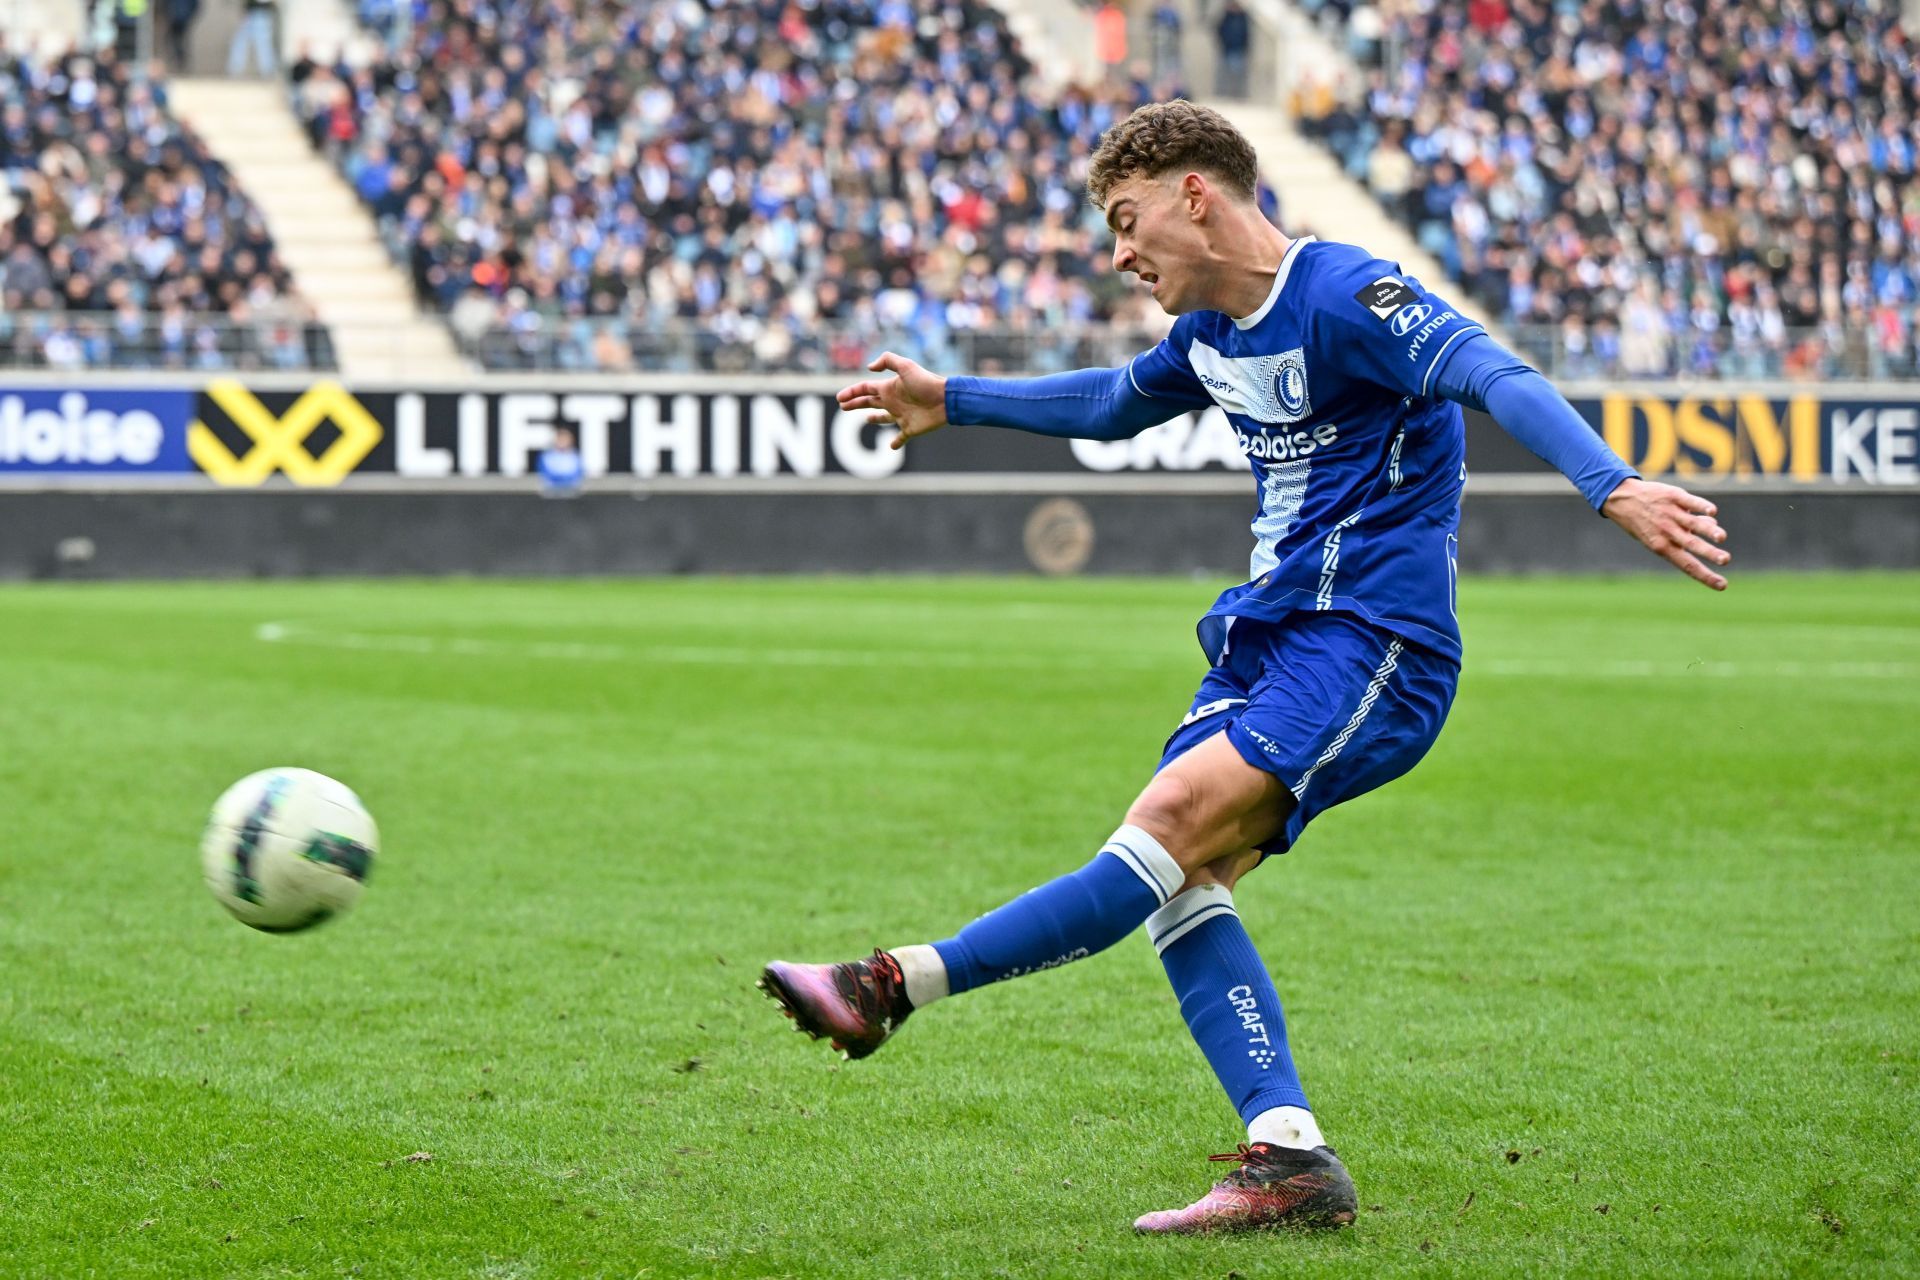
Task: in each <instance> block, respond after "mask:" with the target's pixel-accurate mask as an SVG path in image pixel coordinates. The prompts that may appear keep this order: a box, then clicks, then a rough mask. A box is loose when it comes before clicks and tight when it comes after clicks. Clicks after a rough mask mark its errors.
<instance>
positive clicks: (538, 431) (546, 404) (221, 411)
mask: <svg viewBox="0 0 1920 1280" xmlns="http://www.w3.org/2000/svg"><path fill="white" fill-rule="evenodd" d="M836 385H837V382H836V381H833V380H820V379H812V380H808V379H784V380H781V379H758V380H743V379H741V378H737V377H713V376H705V377H702V376H699V375H686V376H683V377H677V378H659V377H653V378H634V379H626V380H622V381H617V382H615V381H604V380H585V379H548V380H534V379H528V380H515V379H478V380H476V381H475V382H474V383H473V384H471V385H467V386H461V387H427V386H419V387H399V386H385V387H381V386H367V387H355V388H352V389H347V388H344V387H341V386H339V385H338V384H335V383H331V382H315V381H311V380H307V379H284V378H272V377H258V378H249V379H247V380H245V381H239V380H234V379H228V378H218V379H188V378H177V377H176V378H167V377H163V376H159V375H148V376H146V377H144V378H141V377H132V378H129V377H120V378H105V377H98V378H93V377H90V378H87V379H85V380H79V379H71V378H70V379H65V380H62V379H57V378H43V379H26V378H20V377H14V378H11V379H9V380H7V381H6V382H4V383H0V495H4V496H3V497H0V577H6V578H45V577H178V576H210V577H235V576H263V575H265V576H275V575H287V576H311V575H320V574H356V575H359V574H437V573H510V574H568V573H590V574H625V573H674V572H707V573H748V572H753V573H759V572H782V571H795V572H866V571H883V570H892V571H932V572H960V571H981V572H1020V571H1041V572H1059V573H1071V572H1091V573H1164V572H1176V573H1205V574H1211V575H1218V576H1223V577H1232V576H1235V575H1236V574H1238V573H1239V572H1240V570H1241V567H1242V566H1243V565H1244V563H1245V557H1246V554H1247V549H1248V535H1247V529H1246V525H1247V520H1248V518H1249V516H1250V513H1251V510H1252V500H1253V492H1252V486H1251V485H1250V484H1249V482H1248V477H1247V475H1246V471H1245V462H1244V459H1243V458H1242V456H1241V453H1240V444H1239V442H1238V441H1237V440H1236V439H1235V437H1234V434H1233V432H1232V430H1231V429H1230V428H1228V427H1227V426H1226V424H1225V420H1224V418H1223V417H1221V416H1220V415H1218V414H1217V413H1210V414H1206V415H1195V416H1190V417H1187V418H1183V419H1179V420H1176V421H1175V422H1172V423H1169V424H1167V425H1166V426H1164V427H1161V428H1156V429H1154V430H1153V431H1151V432H1148V433H1146V434H1144V435H1142V436H1140V437H1138V438H1136V439H1134V440H1131V441H1120V442H1111V443H1108V442H1084V441H1083V442H1073V443H1069V442H1064V441H1056V440H1048V439H1043V438H1039V437H1033V436H1026V435H1023V434H1021V433H1018V432H1006V431H992V430H973V431H969V430H964V429H962V430H954V431H949V432H946V433H943V434H942V435H940V436H939V437H936V438H934V439H932V440H928V441H925V442H921V443H919V444H916V445H915V446H914V447H912V448H910V449H907V450H904V451H894V450H891V449H888V448H887V447H886V440H885V439H884V437H883V434H882V433H881V432H880V431H879V430H877V429H875V428H871V427H867V426H865V425H864V423H863V422H862V421H861V420H860V416H859V415H853V416H849V415H842V414H840V413H838V412H837V409H836V407H835V406H834V405H833V403H832V399H831V392H832V390H833V388H834V387H835V386H836ZM1566 390H1567V391H1568V394H1569V397H1570V398H1571V399H1572V400H1573V401H1574V403H1575V405H1576V406H1577V407H1578V408H1580V410H1581V412H1582V413H1583V414H1585V415H1586V416H1587V418H1588V420H1589V421H1590V422H1592V423H1593V425H1594V426H1595V429H1596V430H1598V431H1600V432H1601V433H1602V434H1603V435H1605V436H1606V437H1607V438H1608V440H1609V441H1610V442H1611V443H1612V444H1613V445H1614V447H1615V448H1616V449H1618V450H1619V451H1620V452H1621V453H1623V454H1624V455H1625V456H1627V457H1628V458H1629V459H1631V460H1632V461H1633V462H1635V464H1636V465H1638V466H1639V467H1640V468H1641V469H1642V471H1643V472H1645V473H1646V474H1648V475H1650V476H1656V475H1658V476H1670V477H1672V478H1674V479H1676V480H1677V481H1679V482H1680V483H1684V484H1687V485H1688V486H1689V487H1692V488H1695V489H1698V490H1701V491H1704V492H1708V493H1710V494H1712V495H1713V496H1714V497H1715V500H1716V501H1718V502H1719V503H1720V505H1721V508H1722V511H1723V521H1724V522H1725V523H1727V525H1728V527H1729V528H1730V529H1731V530H1732V531H1733V534H1734V538H1735V544H1734V545H1735V548H1736V555H1737V560H1736V563H1737V564H1738V565H1739V566H1740V567H1741V568H1744V569H1755V568H1806V569H1815V568H1819V569H1828V568H1867V567H1907V568H1910V567H1915V566H1920V387H1915V386H1911V385H1909V386H1901V385H1898V384H1890V385H1885V386H1877V387H1876V386H1849V387H1846V388H1844V389H1841V388H1831V387H1821V388H1810V387H1807V386H1804V385H1791V386H1774V387H1767V386H1755V387H1751V388H1742V389H1740V390H1738V391H1730V390H1728V389H1726V388H1723V387H1719V386H1712V387H1699V386H1694V387H1687V386H1681V385H1659V384H1647V385H1644V386H1641V385H1636V386H1633V387H1632V388H1631V389H1630V390H1628V391H1625V392H1622V391H1619V390H1618V389H1616V388H1610V387H1581V386H1569V387H1567V388H1566ZM562 425H564V426H569V427H571V428H572V429H573V430H574V431H575V433H576V435H577V436H578V437H579V439H580V443H581V449H582V453H583V455H584V460H585V462H586V465H587V469H588V471H589V473H590V477H591V478H590V479H589V480H588V482H587V491H586V492H585V493H584V494H582V495H581V496H578V497H573V498H566V499H561V498H546V497H543V496H542V495H541V493H540V491H539V489H538V487H537V485H536V483H535V481H534V480H532V479H531V478H530V475H529V473H530V472H531V471H532V469H533V466H534V462H535V459H536V458H537V456H538V453H539V451H540V450H541V449H543V448H544V447H546V445H547V444H548V443H549V442H550V441H551V440H552V437H553V432H554V430H555V429H556V427H557V426H562ZM1468 441H1469V450H1468V465H1469V470H1470V472H1471V479H1470V480H1469V483H1468V496H1467V500H1466V504H1465V509H1464V514H1463V529H1462V537H1461V562H1462V564H1463V566H1464V567H1466V568H1468V569H1469V570H1480V571H1486V570H1497V571H1511V572H1533V571H1555V572H1578V571H1605V572H1611V571H1624V570H1634V569H1647V570H1652V569H1656V568H1658V567H1659V566H1658V564H1657V562H1655V561H1654V560H1653V559H1652V558H1651V557H1648V556H1646V555H1645V554H1644V553H1643V552H1641V551H1639V550H1638V549H1637V548H1635V547H1634V546H1632V545H1631V544H1630V543H1629V542H1627V541H1626V540H1625V539H1622V538H1620V537H1619V536H1618V535H1617V533H1615V532H1614V531H1612V530H1611V529H1610V528H1609V527H1608V526H1607V525H1606V524H1605V523H1604V522H1603V521H1600V520H1598V519H1597V518H1595V517H1594V516H1593V515H1592V513H1591V512H1589V511H1588V510H1587V509H1586V508H1585V506H1584V505H1583V504H1582V503H1580V502H1579V500H1578V499H1577V498H1576V497H1574V495H1573V494H1572V493H1571V491H1570V490H1569V489H1568V487H1567V486H1566V484H1565V482H1564V481H1563V480H1561V479H1560V477H1558V476H1557V475H1555V474H1554V473H1552V472H1551V471H1550V470H1547V469H1546V468H1545V467H1544V466H1543V464H1541V463H1540V462H1539V461H1538V460H1537V459H1535V458H1533V456H1532V455H1531V454H1529V453H1527V452H1526V451H1525V450H1524V449H1523V448H1521V447H1519V446H1518V445H1517V444H1515V443H1514V442H1513V441H1512V440H1511V438H1509V437H1508V436H1507V435H1506V434H1505V433H1504V432H1502V431H1500V430H1499V429H1498V428H1497V427H1495V426H1494V425H1493V424H1491V423H1490V422H1487V421H1485V420H1484V419H1482V420H1479V421H1476V422H1474V423H1472V424H1471V425H1470V427H1469V433H1468Z"/></svg>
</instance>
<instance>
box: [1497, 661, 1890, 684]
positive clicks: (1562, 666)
mask: <svg viewBox="0 0 1920 1280" xmlns="http://www.w3.org/2000/svg"><path fill="white" fill-rule="evenodd" d="M1467 674H1468V675H1483V676H1540V677H1546V678H1551V679H1556V680H1578V679H1589V680H1660V679H1666V680H1690V679H1693V678H1695V677H1706V678H1708V679H1715V680H1920V662H1680V661H1662V662H1653V661H1651V660H1646V659H1641V660H1631V659H1617V660H1611V661H1606V662H1557V661H1551V660H1547V659H1535V658H1490V659H1488V660H1486V661H1484V662H1475V661H1473V660H1471V659H1469V660H1468V662H1467Z"/></svg>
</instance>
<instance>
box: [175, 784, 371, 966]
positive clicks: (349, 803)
mask: <svg viewBox="0 0 1920 1280" xmlns="http://www.w3.org/2000/svg"><path fill="white" fill-rule="evenodd" d="M379 841H380V833H379V831H378V830H377V829H376V828H375V826H374V825H373V817H372V815H371V814H369V813H368V812H367V809H366V806H365V805H363V804H361V803H360V797H359V796H357V795H355V794H354V793H353V791H352V790H351V789H350V788H349V787H347V786H346V784H344V783H341V782H336V781H335V780H334V779H332V778H329V777H327V776H326V775H325V774H322V773H315V772H313V770H311V769H285V768H282V769H263V770H261V771H260V772H259V773H253V774H248V775H247V776H246V777H244V778H242V779H240V781H238V782H236V783H234V784H233V785H232V786H231V787H228V788H227V789H226V791H225V792H224V793H223V794H222V795H221V797H220V798H219V799H218V800H216V801H214V805H213V816H212V817H211V818H209V819H208V821H207V832H206V835H205V836H204V837H203V838H202V839H201V841H200V863H201V868H202V870H203V871H204V873H205V875H206V880H207V888H209V889H211V890H212V891H213V896H214V897H215V898H218V899H219V900H220V905H221V906H223V907H225V908H226V909H227V910H228V911H230V912H232V913H233V916H234V918H235V919H237V920H239V921H240V922H241V923H242V924H246V925H251V926H252V927H253V928H255V929H259V930H261V931H263V932H266V933H295V932H298V931H299V930H301V929H310V928H312V927H313V926H314V925H317V924H320V923H321V922H322V921H325V920H330V919H332V918H333V917H334V916H337V915H340V914H342V913H344V912H346V911H348V910H349V909H351V908H352V906H353V904H354V903H355V902H358V901H359V900H360V894H361V891H362V890H363V889H365V887H366V883H367V873H368V872H369V871H370V870H371V869H372V866H373V855H374V851H375V850H376V849H377V848H378V847H379Z"/></svg>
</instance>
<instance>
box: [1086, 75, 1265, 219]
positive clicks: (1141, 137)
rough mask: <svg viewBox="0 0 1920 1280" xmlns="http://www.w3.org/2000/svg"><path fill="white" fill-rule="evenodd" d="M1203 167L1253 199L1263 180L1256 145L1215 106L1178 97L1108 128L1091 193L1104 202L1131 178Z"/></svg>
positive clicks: (1091, 174)
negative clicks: (1121, 184)
mask: <svg viewBox="0 0 1920 1280" xmlns="http://www.w3.org/2000/svg"><path fill="white" fill-rule="evenodd" d="M1176 169H1177V170H1182V171H1186V170H1196V169H1197V170H1199V171H1200V172H1202V173H1205V174H1208V175H1210V176H1212V177H1216V178H1218V179H1220V180H1221V181H1222V182H1223V183H1225V184H1226V185H1227V186H1228V187H1230V188H1231V189H1233V190H1234V191H1235V192H1237V193H1238V194H1240V195H1243V196H1245V197H1246V198H1247V199H1249V200H1251V199H1253V198H1254V194H1255V192H1256V190H1257V189H1258V186H1259V182H1260V166H1259V161H1258V160H1257V159H1256V158H1255V156H1254V154H1253V144H1252V143H1250V142H1248V141H1247V139H1246V136H1245V135H1244V134H1242V133H1241V132H1240V131H1239V130H1238V129H1236V128H1234V127H1233V125H1232V124H1230V123H1228V121H1227V118H1226V117H1225V116H1223V115H1221V114H1220V113H1219V112H1218V111H1215V110H1213V109H1212V108H1211V107H1202V106H1199V105H1197V104H1195V103H1192V102H1188V101H1187V100H1186V99H1185V98H1175V99H1174V100H1173V101H1172V102H1154V103H1149V104H1147V105H1146V106H1144V107H1141V108H1139V109H1138V110H1136V111H1135V112H1134V113H1133V114H1132V115H1130V116H1128V117H1127V118H1126V119H1125V120H1122V121H1121V122H1120V123H1119V124H1117V125H1115V126H1113V128H1111V129H1109V130H1107V132H1106V134H1105V135H1104V136H1103V137H1102V138H1101V139H1100V145H1099V146H1098V147H1096V148H1095V149H1094V152H1093V161H1092V163H1091V164H1090V165H1089V166H1088V169H1087V194H1088V195H1089V196H1091V197H1092V198H1093V202H1094V203H1095V204H1096V205H1101V206H1103V207H1104V206H1105V205H1106V203H1107V195H1108V193H1109V192H1111V191H1112V190H1113V189H1114V187H1116V186H1118V185H1119V184H1120V183H1122V182H1125V181H1126V180H1127V179H1128V178H1136V177H1147V178H1158V177H1163V176H1164V175H1166V174H1168V173H1171V172H1173V171H1174V170H1176Z"/></svg>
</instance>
